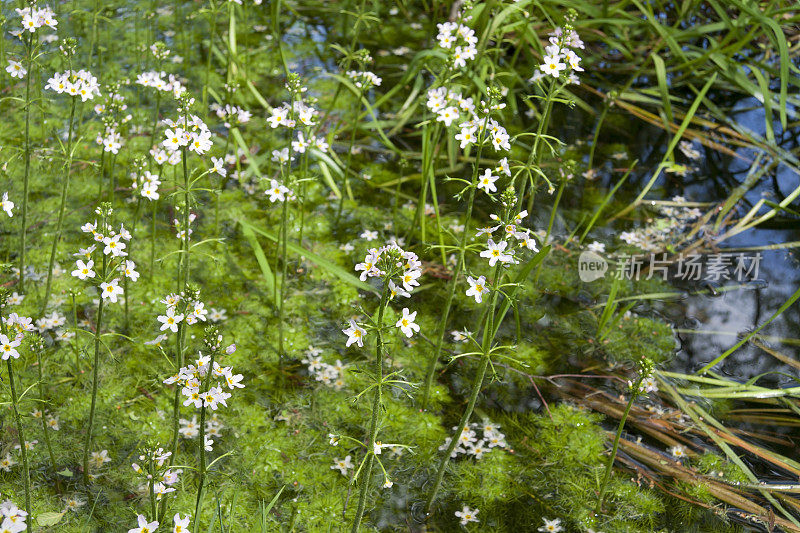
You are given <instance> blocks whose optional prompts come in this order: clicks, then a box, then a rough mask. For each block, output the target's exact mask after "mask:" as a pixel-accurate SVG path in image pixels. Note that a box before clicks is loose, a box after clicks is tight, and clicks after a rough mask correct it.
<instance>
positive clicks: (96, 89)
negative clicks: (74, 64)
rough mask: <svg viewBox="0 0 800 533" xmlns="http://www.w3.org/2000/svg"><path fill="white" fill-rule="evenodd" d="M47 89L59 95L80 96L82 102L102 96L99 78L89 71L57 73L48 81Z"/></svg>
mask: <svg viewBox="0 0 800 533" xmlns="http://www.w3.org/2000/svg"><path fill="white" fill-rule="evenodd" d="M47 88H48V89H51V90H53V91H55V92H57V93H58V94H64V93H66V94H68V95H70V96H80V97H81V101H82V102H85V101H87V100H92V99H94V97H95V96H100V84H99V83H98V82H97V78H96V77H94V76H93V75H92V73H91V72H89V71H88V70H83V69H81V70H77V71H76V70H67V71H65V72H60V73H59V72H56V73H55V74H53V77H52V78H50V79H49V80H47Z"/></svg>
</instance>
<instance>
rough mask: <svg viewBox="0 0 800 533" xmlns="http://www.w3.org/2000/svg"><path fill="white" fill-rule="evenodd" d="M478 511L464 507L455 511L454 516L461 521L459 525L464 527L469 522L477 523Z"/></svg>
mask: <svg viewBox="0 0 800 533" xmlns="http://www.w3.org/2000/svg"><path fill="white" fill-rule="evenodd" d="M479 512H480V511H479V510H478V509H470V508H469V507H467V506H466V505H465V506H464V507H463V508H462V509H461V510H460V511H456V513H455V514H456V516H457V517H458V518H460V519H461V525H462V526H466V525H467V523H469V522H477V521H478V517H477V516H476V515H477V514H478V513H479Z"/></svg>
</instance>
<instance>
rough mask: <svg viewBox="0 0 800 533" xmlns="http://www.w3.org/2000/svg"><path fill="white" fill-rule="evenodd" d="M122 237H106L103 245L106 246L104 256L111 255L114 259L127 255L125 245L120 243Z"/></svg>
mask: <svg viewBox="0 0 800 533" xmlns="http://www.w3.org/2000/svg"><path fill="white" fill-rule="evenodd" d="M119 239H120V236H119V235H114V236H113V237H105V238H103V244H105V245H106V247H105V248H103V254H104V255H109V254H111V255H112V256H113V257H119V256H121V255H127V254H126V253H125V252H124V251H123V250H125V243H124V242H120V240H119Z"/></svg>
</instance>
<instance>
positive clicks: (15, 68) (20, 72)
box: [6, 59, 28, 79]
mask: <svg viewBox="0 0 800 533" xmlns="http://www.w3.org/2000/svg"><path fill="white" fill-rule="evenodd" d="M6 72H8V73H9V74H10V75H11V77H12V78H19V79H22V78H24V77H25V75H26V74H27V73H28V71H27V70H26V69H25V67H23V66H22V63H20V62H19V61H13V60H11V59H9V60H8V66H7V67H6Z"/></svg>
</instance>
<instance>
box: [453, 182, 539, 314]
mask: <svg viewBox="0 0 800 533" xmlns="http://www.w3.org/2000/svg"><path fill="white" fill-rule="evenodd" d="M506 194H508V190H507V191H506V192H505V193H504V196H505V195H506ZM509 204H511V205H513V202H509ZM527 215H528V212H527V211H524V210H523V211H521V212H520V213H518V214H517V215H514V216H513V217H512V216H510V214H509V213H508V209H506V213H505V216H503V217H501V216H498V215H490V217H491V219H492V220H493V221H494V222H497V223H498V224H496V225H494V226H488V227H485V228H480V229H479V230H478V236H480V235H486V236H487V241H486V250H484V251H482V252H481V253H480V256H481V257H483V258H485V259H488V260H489V266H490V267H493V266H495V265H496V264H497V262H498V261H499V262H501V263H503V264H509V265H510V264H516V263H517V262H518V261H517V259H516V258H515V257H514V256H515V253H516V251H517V250H516V249H515V243H514V241H516V246H517V248H518V249H527V250H533V251H538V248H537V246H536V241H535V240H534V239H533V237H532V236H531V232H530V230H529V229H527V228H523V227H522V226H521V223H522V220H523V219H524V218H525V217H526V216H527ZM501 228H502V235H500V237H499V238H498V240H497V241H496V242H495V240H494V233H495V232H498V230H500V229H501ZM473 281H474V282H473ZM473 281H470V285H471V288H473V286H474V289H475V291H477V293H475V294H468V296H475V301H477V302H480V301H481V300H480V298H479V296H480V294H482V293H483V292H485V291H484V290H483V289H481V290H478V287H477V284H479V282H480V283H483V282H485V281H486V280H485V279H483V280H481V279H480V278H478V279H477V280H473Z"/></svg>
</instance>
